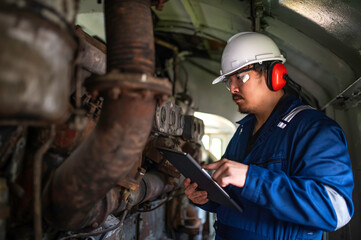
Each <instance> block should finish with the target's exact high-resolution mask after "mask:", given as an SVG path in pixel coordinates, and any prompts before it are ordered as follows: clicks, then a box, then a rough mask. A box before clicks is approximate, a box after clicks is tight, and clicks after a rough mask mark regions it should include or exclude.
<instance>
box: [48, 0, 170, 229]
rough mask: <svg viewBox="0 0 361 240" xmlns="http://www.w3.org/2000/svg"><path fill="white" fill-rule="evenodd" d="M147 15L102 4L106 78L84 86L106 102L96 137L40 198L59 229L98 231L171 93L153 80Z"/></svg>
mask: <svg viewBox="0 0 361 240" xmlns="http://www.w3.org/2000/svg"><path fill="white" fill-rule="evenodd" d="M125 7H126V8H125ZM128 12H132V14H128ZM150 14H151V13H150V2H149V0H135V1H130V0H128V1H126V0H108V1H105V15H106V16H105V17H106V29H107V31H106V34H107V40H108V46H107V50H108V51H107V52H108V55H107V64H108V65H107V72H108V74H107V75H105V76H102V77H98V78H96V79H93V80H90V81H88V85H87V87H88V89H90V91H93V93H99V94H101V95H102V96H103V97H104V104H103V108H102V113H101V116H100V119H99V122H98V125H97V127H96V129H95V131H94V132H93V133H92V134H91V135H90V136H89V138H88V139H87V140H86V141H85V142H84V143H83V144H81V145H80V146H79V147H78V148H77V149H76V150H75V152H73V153H72V154H71V155H70V157H69V158H68V159H67V160H66V161H65V162H64V163H63V164H62V165H61V166H60V167H59V168H58V169H57V170H56V171H55V173H54V174H53V177H52V178H51V179H50V181H49V182H48V184H47V187H46V189H45V192H44V209H45V210H44V215H45V216H44V217H45V219H46V220H47V222H48V223H50V224H51V225H52V226H53V227H55V228H57V229H63V230H79V229H81V228H85V227H88V226H92V227H98V226H99V224H101V223H102V222H103V221H104V220H105V219H106V217H107V215H108V214H109V213H111V212H112V211H114V210H115V209H116V208H117V207H118V199H119V193H118V192H117V191H116V190H114V187H115V186H116V184H117V183H118V182H119V181H121V180H122V179H123V178H125V177H126V176H127V174H128V173H129V171H130V170H131V169H132V167H133V164H134V163H135V162H136V161H137V160H138V159H139V156H140V154H141V153H142V151H143V149H144V146H145V144H146V141H147V138H148V135H149V133H150V130H151V126H152V122H153V116H154V111H155V104H156V100H157V99H158V98H164V97H165V96H168V95H170V93H171V85H170V84H169V82H167V81H166V80H164V79H157V78H154V77H153V76H152V74H153V72H154V47H153V44H154V43H153V31H152V24H151V17H150ZM118 15H119V16H118ZM124 16H125V17H124ZM129 18H132V19H129ZM128 24H130V25H131V27H129V25H128ZM134 32H135V33H136V34H134ZM129 36H131V37H129ZM124 39H127V40H126V41H125V40H124ZM139 39H145V40H139ZM148 41H149V42H148Z"/></svg>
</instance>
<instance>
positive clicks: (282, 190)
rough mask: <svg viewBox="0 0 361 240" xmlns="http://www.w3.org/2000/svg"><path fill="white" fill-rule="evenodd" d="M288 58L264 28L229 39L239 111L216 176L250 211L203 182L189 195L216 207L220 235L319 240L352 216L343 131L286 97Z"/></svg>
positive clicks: (224, 74)
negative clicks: (211, 194) (213, 196)
mask: <svg viewBox="0 0 361 240" xmlns="http://www.w3.org/2000/svg"><path fill="white" fill-rule="evenodd" d="M285 61H286V59H285V58H284V57H283V56H282V54H281V53H280V51H279V49H278V47H277V46H276V44H275V43H274V42H273V41H272V40H271V39H270V38H269V37H267V36H265V35H263V34H260V33H239V34H236V35H235V36H233V37H231V38H230V39H229V40H228V43H227V46H226V48H225V49H224V52H223V55H222V70H221V76H220V77H218V78H217V79H216V80H214V81H213V84H215V83H218V82H224V83H225V84H226V86H227V88H229V90H230V92H231V94H232V96H233V100H234V101H235V103H236V104H237V105H238V108H239V110H240V112H242V113H249V114H248V115H247V116H246V117H245V118H244V119H242V120H241V121H239V122H238V123H239V124H240V126H239V127H238V129H237V131H236V133H235V135H234V136H233V138H232V140H231V141H230V143H229V145H228V147H227V150H226V152H225V154H224V155H223V157H222V159H221V160H220V161H218V162H215V163H211V164H208V165H205V166H204V168H205V169H211V170H215V172H214V174H213V179H214V180H215V181H216V182H218V183H219V184H220V185H221V186H222V187H224V188H225V190H226V191H227V192H228V193H229V195H230V196H231V197H232V198H233V199H234V200H235V201H236V202H238V203H239V204H240V205H242V206H243V208H244V211H243V213H238V212H235V211H233V210H231V209H229V208H227V207H226V206H223V205H219V204H217V203H215V202H212V201H209V200H208V198H207V192H205V191H199V190H198V189H197V183H191V182H190V179H186V180H185V181H184V186H185V194H186V195H187V196H188V198H189V199H190V200H191V201H192V202H193V203H195V204H197V205H198V206H199V207H201V208H202V209H204V210H207V211H211V212H216V213H217V222H216V223H215V228H216V239H231V240H232V239H246V240H256V239H257V240H263V239H267V240H270V239H274V240H280V239H287V240H288V239H318V240H320V239H321V238H322V231H334V230H336V229H338V228H340V227H342V226H344V225H345V224H346V223H347V222H349V220H350V219H351V217H352V215H353V211H354V209H353V204H352V189H353V176H352V170H351V162H350V158H349V155H348V151H347V144H346V139H345V136H344V133H343V131H342V129H341V128H340V127H339V126H338V125H337V123H336V122H335V121H333V120H332V119H330V118H328V117H327V116H325V115H324V114H322V113H321V112H319V111H317V110H315V109H312V108H311V107H310V106H308V105H304V104H303V103H302V102H301V100H300V99H298V98H297V97H294V96H287V94H285V92H284V90H283V86H284V85H285V83H286V81H287V80H288V77H287V74H286V69H285V67H284V65H283V63H284V62H285Z"/></svg>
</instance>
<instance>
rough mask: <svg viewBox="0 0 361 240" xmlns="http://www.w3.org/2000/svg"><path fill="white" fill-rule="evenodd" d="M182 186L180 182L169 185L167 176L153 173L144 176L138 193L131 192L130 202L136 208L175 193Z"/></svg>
mask: <svg viewBox="0 0 361 240" xmlns="http://www.w3.org/2000/svg"><path fill="white" fill-rule="evenodd" d="M178 180H179V179H178ZM180 186H181V181H180V180H179V181H175V182H174V183H173V184H169V183H168V180H167V177H166V176H165V174H163V173H161V172H157V171H151V172H149V173H146V174H145V175H144V177H143V179H142V181H141V183H140V186H139V188H138V189H137V190H136V191H131V194H130V196H129V197H128V201H129V204H130V205H131V206H135V205H138V204H141V203H144V202H146V201H149V200H152V199H154V198H156V197H159V196H161V195H162V194H164V193H168V192H170V191H173V190H174V189H176V188H178V187H180Z"/></svg>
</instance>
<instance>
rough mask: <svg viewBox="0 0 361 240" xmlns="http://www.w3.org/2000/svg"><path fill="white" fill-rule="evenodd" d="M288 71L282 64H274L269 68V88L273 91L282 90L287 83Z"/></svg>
mask: <svg viewBox="0 0 361 240" xmlns="http://www.w3.org/2000/svg"><path fill="white" fill-rule="evenodd" d="M286 76H287V69H286V67H285V66H284V65H283V64H282V63H280V62H272V63H271V64H270V65H269V67H268V73H267V86H268V87H269V89H271V90H272V91H278V90H281V89H282V88H283V87H284V86H285V85H286V83H287V81H286V79H285V78H286Z"/></svg>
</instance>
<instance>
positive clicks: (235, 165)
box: [202, 158, 248, 187]
mask: <svg viewBox="0 0 361 240" xmlns="http://www.w3.org/2000/svg"><path fill="white" fill-rule="evenodd" d="M202 167H203V168H204V169H209V170H216V171H215V172H214V173H213V176H212V178H213V179H214V180H215V181H216V182H217V183H218V184H219V185H220V186H221V187H226V186H228V185H229V184H232V185H234V186H237V187H244V184H245V183H246V178H247V172H248V165H245V164H242V163H239V162H235V161H232V160H229V159H227V158H222V159H221V160H219V161H217V162H214V163H210V164H207V165H203V166H202Z"/></svg>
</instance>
